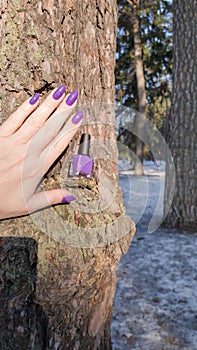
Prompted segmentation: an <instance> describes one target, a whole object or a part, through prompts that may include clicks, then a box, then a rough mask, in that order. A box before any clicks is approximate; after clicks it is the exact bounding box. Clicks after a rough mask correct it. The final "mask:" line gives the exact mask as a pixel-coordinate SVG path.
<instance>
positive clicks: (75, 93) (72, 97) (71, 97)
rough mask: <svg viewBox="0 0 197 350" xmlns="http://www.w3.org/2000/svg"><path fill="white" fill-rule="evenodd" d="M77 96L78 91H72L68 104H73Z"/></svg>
mask: <svg viewBox="0 0 197 350" xmlns="http://www.w3.org/2000/svg"><path fill="white" fill-rule="evenodd" d="M77 97H78V91H77V90H75V91H73V92H71V93H70V95H69V96H68V97H67V99H66V104H67V105H68V106H72V105H73V103H75V101H76V100H77Z"/></svg>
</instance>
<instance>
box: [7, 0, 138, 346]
mask: <svg viewBox="0 0 197 350" xmlns="http://www.w3.org/2000/svg"><path fill="white" fill-rule="evenodd" d="M0 11H1V18H0V33H1V37H0V41H1V53H0V69H1V82H0V84H1V117H0V118H1V121H4V120H5V119H6V118H7V117H8V116H9V114H10V112H11V111H12V110H13V109H14V108H16V107H17V106H18V105H20V103H21V102H22V101H24V99H25V98H27V97H29V96H31V95H32V94H33V93H34V92H41V93H42V95H43V96H44V95H45V94H46V93H48V91H50V90H51V89H52V88H54V87H57V86H58V85H60V84H62V83H66V85H67V91H68V92H69V91H72V90H73V89H78V90H79V92H80V98H79V105H81V106H79V108H80V109H82V110H84V111H85V122H84V125H83V127H82V128H81V129H80V132H79V133H78V134H77V135H76V137H75V139H74V140H73V142H72V143H71V144H70V146H69V148H68V149H67V150H66V154H65V155H66V157H65V156H64V157H63V158H62V159H61V162H59V163H58V164H57V165H56V166H55V168H54V169H53V170H52V171H51V172H50V173H49V175H48V176H47V178H46V179H45V180H44V182H43V183H42V184H41V188H42V187H45V188H52V187H56V186H57V185H58V184H59V183H61V185H62V186H64V185H66V186H67V188H68V189H70V191H72V192H75V191H77V197H78V201H77V203H75V204H71V205H69V206H67V205H63V206H56V207H53V208H49V209H46V210H44V211H41V212H39V213H36V214H33V215H30V216H27V217H23V218H19V219H12V220H5V221H2V222H1V237H2V239H1V241H0V243H1V244H0V249H1V250H0V253H1V261H2V264H1V275H0V281H1V300H0V302H1V305H0V310H1V313H0V316H1V330H0V347H1V349H4V350H6V349H9V350H12V349H15V350H16V349H20V350H23V349H24V350H27V349H28V350H29V349H34V350H40V349H42V350H43V349H44V350H49V349H53V350H66V349H70V350H71V349H72V350H74V349H76V350H77V349H80V350H84V349H87V350H90V349H91V350H92V349H95V350H96V349H101V350H108V349H111V343H110V323H111V314H112V305H113V298H114V293H115V288H116V276H115V264H116V262H117V261H119V259H120V257H121V255H122V254H124V253H125V252H126V251H127V249H128V246H129V244H130V241H131V239H132V237H133V234H134V231H135V229H134V225H133V222H132V220H131V219H129V218H127V217H126V216H125V214H124V207H123V205H122V197H121V192H120V189H119V187H118V181H117V179H118V173H117V148H116V136H115V118H114V111H113V105H112V103H113V102H114V59H115V37H116V21H117V19H116V16H117V9H116V4H115V2H113V1H112V2H110V1H108V0H98V1H93V0H85V1H74V0H67V1H61V0H42V1H39V2H38V1H35V0H29V1H26V0H24V1H21V0H7V1H6V0H5V1H1V2H0ZM84 131H88V132H89V133H90V134H91V135H92V143H91V153H92V156H93V157H94V159H95V163H94V174H93V175H94V176H93V178H92V179H89V180H87V179H83V180H81V179H80V180H77V179H69V178H67V175H66V173H67V171H68V166H69V164H68V163H69V157H70V154H71V152H76V145H77V143H78V141H79V139H80V134H81V133H83V132H84Z"/></svg>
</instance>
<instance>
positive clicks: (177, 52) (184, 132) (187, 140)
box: [165, 0, 197, 231]
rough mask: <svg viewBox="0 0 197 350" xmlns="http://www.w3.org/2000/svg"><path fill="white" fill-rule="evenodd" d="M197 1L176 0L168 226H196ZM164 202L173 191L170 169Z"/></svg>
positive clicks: (190, 228) (169, 132) (188, 228)
mask: <svg viewBox="0 0 197 350" xmlns="http://www.w3.org/2000/svg"><path fill="white" fill-rule="evenodd" d="M196 7H197V1H196V0H174V57H173V60H174V64H173V91H172V108H171V112H170V116H169V130H168V135H169V137H168V143H169V147H170V149H171V152H172V156H173V159H174V165H175V170H176V190H175V196H174V200H173V203H172V207H171V209H170V211H169V214H168V217H167V225H168V226H171V227H179V228H181V229H186V230H192V231H193V230H195V231H196V228H197V178H196V174H197V142H196V140H197V117H196V111H197V108H196V101H197V89H196V86H197V82H196V78H197V65H196V61H197V50H196V47H197V39H196V38H197V33H196V15H195V13H196ZM167 175H168V176H167V182H166V190H165V202H166V203H168V201H169V196H170V193H171V190H170V188H171V186H173V184H172V183H171V169H169V168H168V169H167Z"/></svg>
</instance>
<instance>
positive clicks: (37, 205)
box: [27, 188, 76, 213]
mask: <svg viewBox="0 0 197 350" xmlns="http://www.w3.org/2000/svg"><path fill="white" fill-rule="evenodd" d="M75 199H76V197H74V196H73V195H72V194H71V193H70V192H68V191H65V190H62V189H60V188H59V189H55V190H50V191H43V192H38V193H35V194H34V195H33V197H32V198H31V200H30V201H29V202H28V205H27V207H28V211H29V213H33V212H34V211H36V210H39V209H43V208H47V207H50V206H51V205H53V204H59V203H70V202H72V201H74V200H75Z"/></svg>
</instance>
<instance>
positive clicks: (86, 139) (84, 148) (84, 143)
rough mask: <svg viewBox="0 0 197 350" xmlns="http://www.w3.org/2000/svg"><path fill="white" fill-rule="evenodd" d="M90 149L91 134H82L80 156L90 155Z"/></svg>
mask: <svg viewBox="0 0 197 350" xmlns="http://www.w3.org/2000/svg"><path fill="white" fill-rule="evenodd" d="M89 149H90V134H82V135H81V140H80V144H79V150H78V154H86V155H89Z"/></svg>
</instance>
